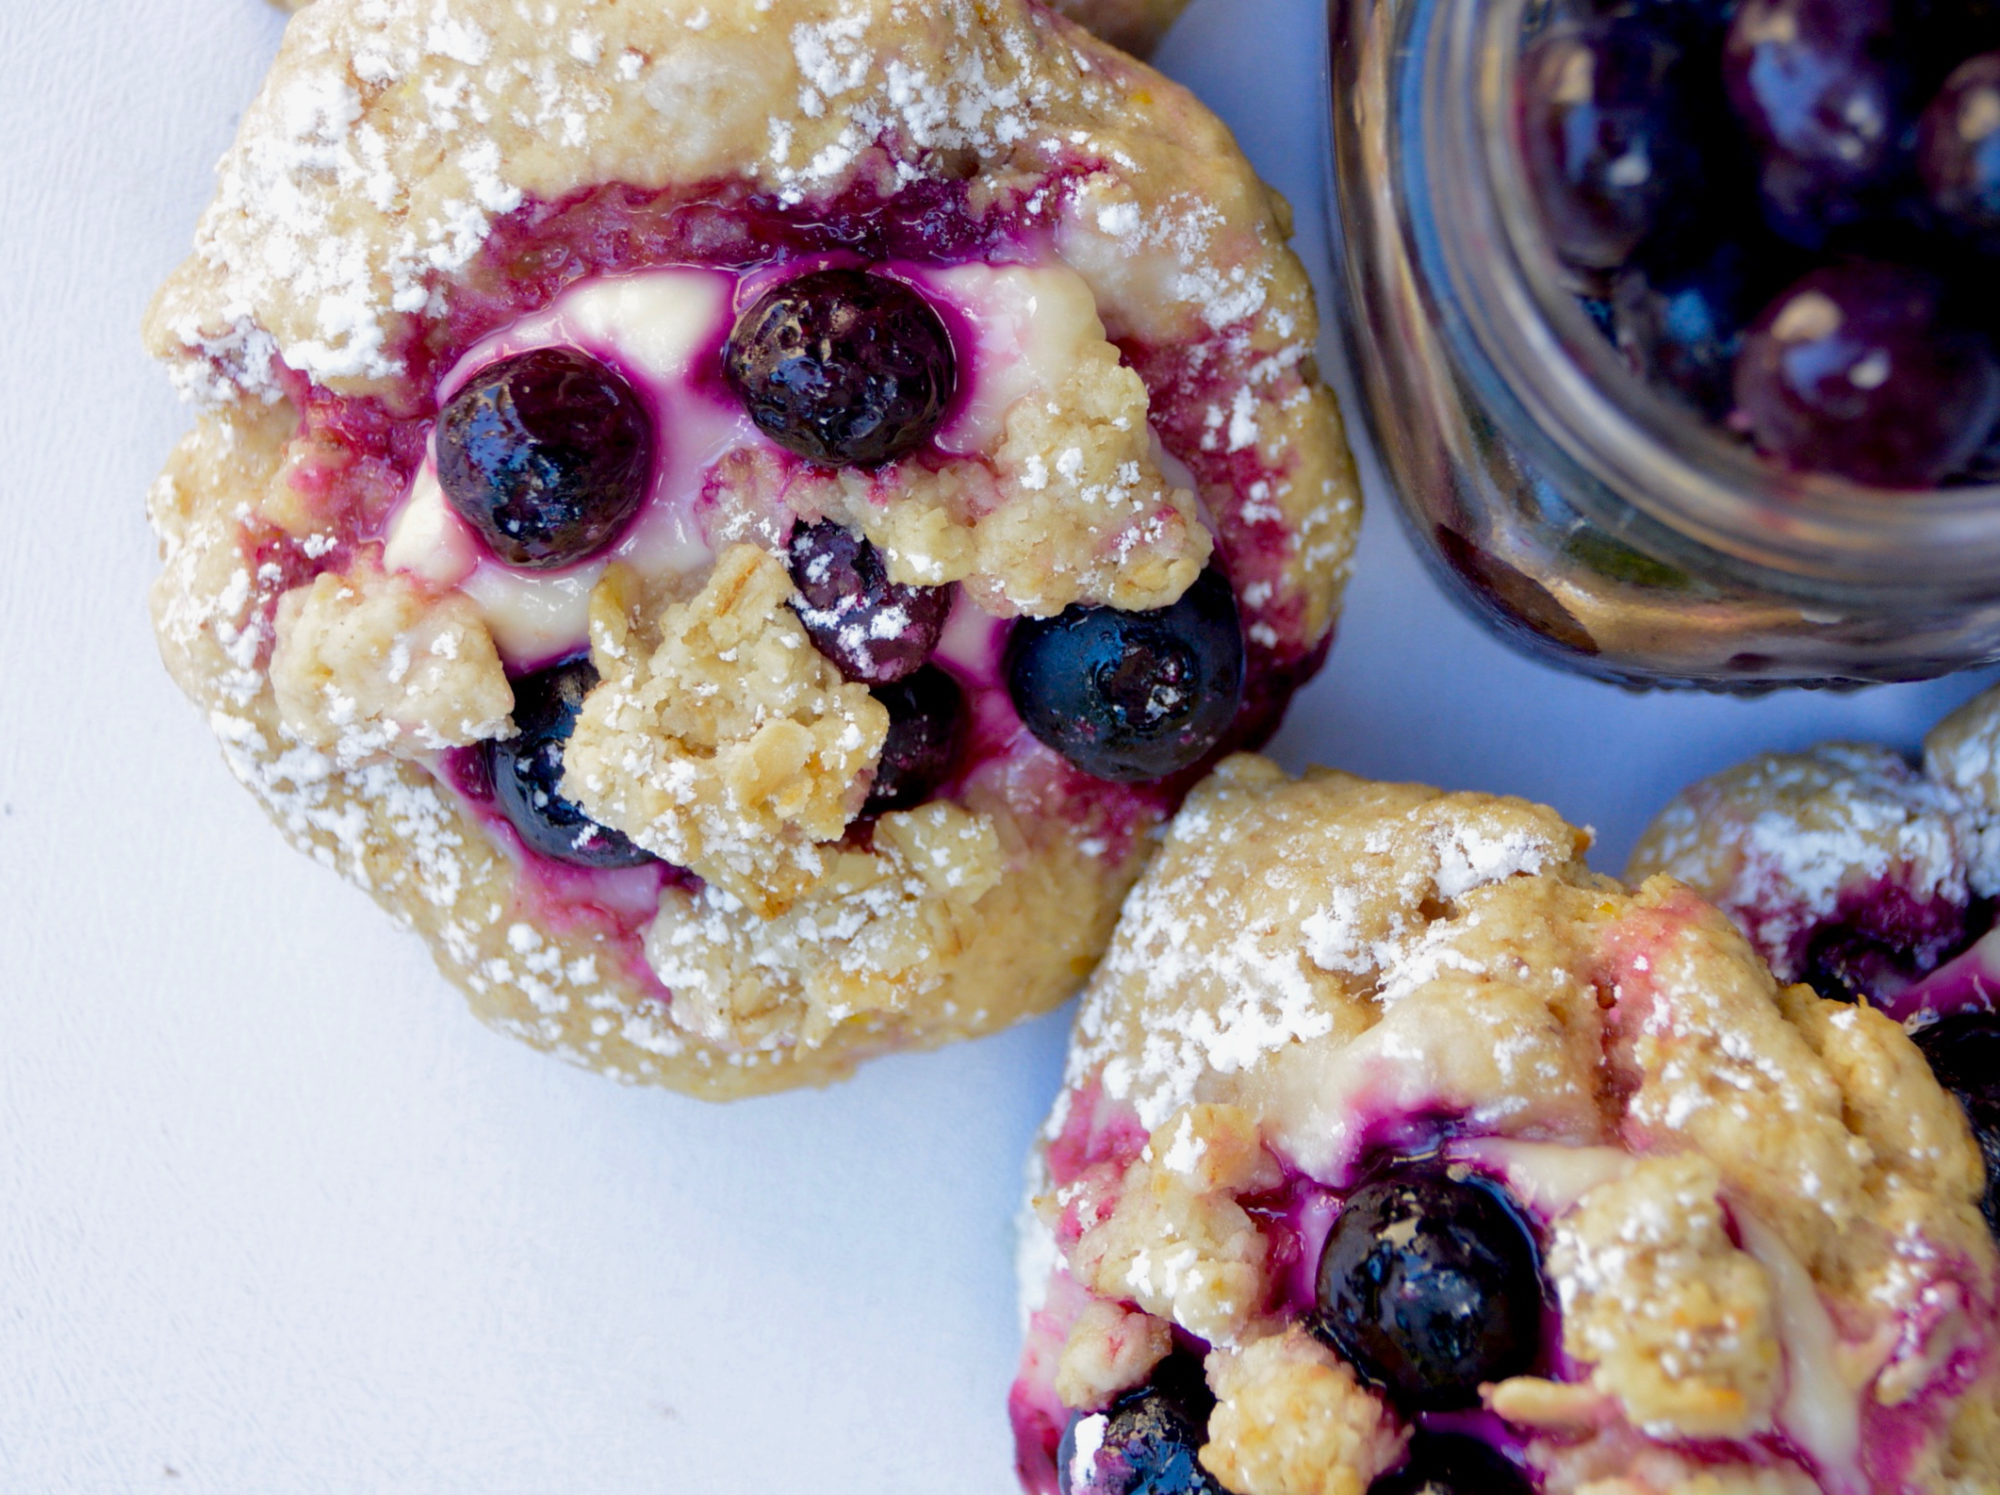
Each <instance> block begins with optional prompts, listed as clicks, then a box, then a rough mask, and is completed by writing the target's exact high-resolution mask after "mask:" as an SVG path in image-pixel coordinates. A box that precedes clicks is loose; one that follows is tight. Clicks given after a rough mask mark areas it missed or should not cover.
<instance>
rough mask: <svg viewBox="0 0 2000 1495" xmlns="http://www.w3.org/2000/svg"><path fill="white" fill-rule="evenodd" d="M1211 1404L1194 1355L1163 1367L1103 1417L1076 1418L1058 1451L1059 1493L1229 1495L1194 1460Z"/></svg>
mask: <svg viewBox="0 0 2000 1495" xmlns="http://www.w3.org/2000/svg"><path fill="white" fill-rule="evenodd" d="M1214 1405H1215V1398H1214V1397H1213V1396H1211V1395H1210V1394H1209V1391H1208V1387H1207V1384H1206V1383H1205V1382H1204V1381H1203V1379H1202V1372H1201V1362H1200V1361H1199V1360H1196V1359H1195V1358H1194V1357H1193V1356H1191V1355H1172V1356H1169V1357H1168V1358H1167V1359H1166V1360H1164V1361H1162V1362H1161V1363H1160V1365H1159V1367H1158V1368H1157V1369H1155V1371H1154V1372H1153V1378H1152V1380H1151V1381H1149V1382H1148V1383H1147V1384H1146V1385H1145V1386H1142V1387H1140V1388H1139V1389H1138V1390H1137V1391H1132V1392H1128V1393H1126V1394H1125V1395H1124V1396H1122V1397H1120V1398H1119V1399H1118V1401H1117V1402H1116V1403H1114V1404H1113V1406H1112V1407H1111V1410H1110V1411H1108V1412H1093V1413H1088V1414H1085V1415H1083V1416H1079V1417H1074V1418H1072V1419H1071V1420H1070V1424H1069V1426H1068V1427H1067V1428H1066V1429H1064V1431H1063V1436H1062V1443H1061V1444H1060V1446H1059V1447H1058V1448H1057V1450H1056V1487H1057V1489H1058V1490H1060V1491H1061V1495H1229V1492H1228V1491H1227V1490H1225V1489H1224V1488H1223V1487H1222V1486H1221V1485H1220V1484H1218V1483H1217V1482H1216V1480H1215V1477H1214V1476H1213V1475H1211V1474H1210V1473H1209V1472H1208V1471H1207V1470H1206V1469H1204V1468H1202V1467H1201V1462H1200V1460H1199V1458H1198V1457H1197V1455H1198V1453H1199V1451H1200V1448H1201V1445H1202V1444H1203V1442H1205V1441H1206V1439H1207V1428H1208V1414H1209V1412H1210V1411H1211V1410H1212V1409H1213V1407H1214Z"/></svg>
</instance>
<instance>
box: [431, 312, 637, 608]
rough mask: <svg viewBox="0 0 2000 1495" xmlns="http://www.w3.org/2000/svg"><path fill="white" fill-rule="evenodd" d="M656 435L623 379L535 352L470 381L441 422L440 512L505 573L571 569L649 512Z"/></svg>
mask: <svg viewBox="0 0 2000 1495" xmlns="http://www.w3.org/2000/svg"><path fill="white" fill-rule="evenodd" d="M652 471H653V425H652V421H651V420H650V419H649V418H648V417H647V414H646V409H645V407H644V406H643V405H641V404H640V402H639V397H638V396H637V395H636V394H634V393H633V392H632V386H631V385H629V384H627V383H626V382H625V380H624V378H623V377H622V376H620V375H619V374H618V373H617V371H616V370H614V369H612V368H610V367H609V366H607V365H605V364H603V363H600V362H599V361H598V360H597V359H595V358H592V357H590V356H589V355H588V354H586V353H580V352H578V351H577V350H576V349H574V348H537V349H535V350H534V351H533V352H529V353H522V354H519V355H517V356H516V357H513V358H507V359H502V360H501V361H500V362H498V363H495V364H491V365H489V366H488V367H486V368H483V369H481V370H480V371H479V372H478V373H477V374H475V375H474V376H473V378H472V380H471V382H470V383H468V384H467V385H466V386H465V387H464V388H463V389H461V390H459V392H458V393H457V394H455V395H453V396H452V397H451V400H450V401H449V403H447V404H446V405H445V407H444V411H443V413H442V414H440V415H439V417H438V426H437V475H438V484H439V486H440V487H442V488H443V489H444V496H445V501H446V502H447V503H449V504H450V505H451V507H452V509H453V511H454V512H456V513H457V514H458V516H459V517H460V518H461V519H463V520H464V521H465V522H466V523H467V524H469V525H471V526H472V528H473V529H474V531H476V532H477V533H478V535H479V537H480V538H481V539H483V540H484V541H485V542H486V543H487V544H488V545H489V546H491V547H492V549H493V553H494V554H495V555H497V556H499V557H500V559H501V560H503V561H505V562H506V563H507V564H508V565H510V566H520V567H523V568H525V569H528V570H532V571H545V570H549V569H551V568H554V567H557V566H567V565H571V564H572V563H574V562H576V561H580V560H582V559H584V558H585V557H586V556H589V555H591V554H593V553H595V552H596V551H599V550H602V549H603V548H604V547H605V546H606V545H609V544H610V543H611V542H612V541H614V540H616V539H617V538H618V536H619V534H620V533H621V532H622V531H623V530H624V528H625V526H626V524H627V523H628V522H629V521H630V520H631V518H632V516H633V515H634V514H636V513H637V512H638V511H639V506H640V504H642V503H644V502H645V499H646V490H647V487H648V485H649V483H650V481H651V478H652Z"/></svg>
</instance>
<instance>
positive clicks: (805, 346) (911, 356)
mask: <svg viewBox="0 0 2000 1495" xmlns="http://www.w3.org/2000/svg"><path fill="white" fill-rule="evenodd" d="M723 372H724V375H725V377H726V378H727V380H728V382H729V385H730V387H731V388H732V389H734V390H735V391H736V394H737V396H738V398H740V399H741V400H742V401H743V406H744V409H746V410H747V411H749V413H750V418H751V420H753V421H755V422H756V424H757V429H758V430H760V431H762V432H763V433H764V434H765V435H766V436H768V437H770V438H771V440H773V441H775V442H776V443H777V444H778V445H779V446H781V447H783V448H785V450H786V451H789V452H793V453H796V454H797V455H798V456H801V457H804V458H805V459H806V460H807V461H808V462H817V463H821V464H823V465H825V466H829V467H843V466H858V467H874V466H878V465H880V464H881V463H884V462H890V461H893V460H894V459H896V458H897V457H902V456H907V455H908V454H909V453H911V452H913V451H915V450H916V449H917V448H918V447H921V446H922V445H923V444H924V443H925V442H926V441H928V440H930V438H931V434H932V433H933V432H934V431H936V430H937V428H938V426H939V424H940V423H941V422H942V421H943V420H944V416H945V410H946V407H947V406H949V405H950V403H951V397H952V392H953V390H954V389H955V388H956V387H957V381H958V362H957V356H956V354H955V353H954V352H953V350H952V344H951V334H950V332H949V330H948V329H947V328H946V327H945V324H944V320H943V319H942V318H941V317H940V316H939V315H938V314H937V312H936V311H935V310H934V309H933V308H932V307H931V305H930V303H929V302H928V301H926V300H924V298H923V297H922V296H921V295H919V294H918V293H917V292H916V291H915V290H912V289H911V288H910V287H909V286H907V285H904V284H903V283H902V282H901V281H897V280H890V279H888V278H887V277H886V276H881V275H870V274H868V273H866V272H865V271H861V270H839V269H831V270H809V271H807V272H806V273H805V274H803V275H796V276H793V277H792V278H791V279H790V280H787V281H785V282H783V283H782V284H780V285H777V286H774V287H772V288H771V289H770V290H768V291H766V292H765V293H764V294H763V295H762V296H761V297H759V298H758V299H757V301H756V302H755V303H753V304H752V305H751V307H750V308H749V309H748V310H747V311H745V312H744V313H743V315H742V316H740V317H739V318H737V321H736V326H735V328H734V329H733V330H732V331H731V332H730V334H729V344H728V347H727V348H726V349H725V350H724V352H723Z"/></svg>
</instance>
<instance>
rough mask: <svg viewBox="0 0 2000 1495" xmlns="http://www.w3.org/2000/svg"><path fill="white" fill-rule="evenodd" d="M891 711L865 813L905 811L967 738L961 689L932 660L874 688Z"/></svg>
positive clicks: (944, 772)
mask: <svg viewBox="0 0 2000 1495" xmlns="http://www.w3.org/2000/svg"><path fill="white" fill-rule="evenodd" d="M874 695H875V699H876V700H878V701H880V702H881V703H882V704H883V706H885V707H887V708H888V712H889V735H888V737H887V739H885V740H884V742H883V744H882V757H881V759H880V760H879V761H878V762H877V763H876V765H875V782H874V783H873V784H872V785H871V786H870V787H869V790H868V802H867V803H866V804H865V805H863V806H862V809H861V813H862V814H864V815H880V814H882V813H883V812H884V811H887V810H907V809H910V808H911V807H912V806H915V805H920V804H922V803H923V802H924V801H925V800H927V799H929V798H930V797H931V794H932V793H933V791H935V790H936V789H937V787H938V785H940V784H942V783H943V782H944V781H945V780H946V779H948V778H950V777H951V771H952V769H953V768H954V767H955V766H956V765H957V762H958V753H959V748H960V747H961V746H962V745H963V744H964V742H965V692H964V690H962V689H961V688H960V686H959V683H958V681H956V680H954V679H953V678H952V677H951V675H950V674H949V673H948V672H947V671H944V670H941V669H939V668H938V667H937V666H936V665H934V664H927V665H924V666H922V667H921V668H920V669H918V670H917V672H916V673H915V674H913V675H905V676H904V677H903V678H902V679H901V680H897V681H893V682H891V683H890V684H888V685H878V686H876V687H875V689H874Z"/></svg>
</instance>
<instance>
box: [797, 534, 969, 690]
mask: <svg viewBox="0 0 2000 1495" xmlns="http://www.w3.org/2000/svg"><path fill="white" fill-rule="evenodd" d="M788 559H789V561H790V564H791V570H792V584H793V585H794V586H795V587H797V588H798V590H799V599H798V601H797V602H795V603H794V604H793V607H794V608H795V610H796V611H797V612H798V615H799V620H800V621H801V622H803V623H804V624H805V625H806V632H807V634H809V635H810V636H811V638H812V641H813V645H814V647H815V648H817V649H818V650H819V652H820V653H822V654H824V655H825V656H826V657H827V658H828V659H830V660H832V661H833V662H834V663H835V664H836V665H838V666H839V667H840V672H841V674H843V675H845V676H846V677H847V678H848V679H850V680H861V681H865V682H867V683H868V684H870V685H886V684H888V683H889V682H890V681H891V680H900V679H902V678H903V677H904V676H905V675H908V674H909V673H910V672H911V671H912V670H915V669H917V668H918V667H919V666H920V665H922V664H923V662H924V661H925V660H927V659H929V658H930V657H931V652H932V651H933V650H934V649H936V648H937V646H938V640H939V639H940V638H942V637H943V636H944V625H945V620H946V619H947V618H949V617H950V616H951V602H952V596H953V592H952V589H951V588H950V587H919V586H909V585H906V584H904V583H902V582H896V581H891V580H889V570H888V567H887V566H886V565H885V564H884V563H883V560H882V553H881V552H880V551H879V550H877V549H876V548H875V547H874V546H873V545H871V544H869V543H868V541H867V540H865V539H863V538H862V537H861V536H860V535H857V534H855V533H854V531H852V530H850V529H847V528H846V527H844V526H842V525H838V524H835V523H833V522H832V521H831V520H822V521H820V522H819V523H818V524H801V525H799V526H798V528H796V529H794V530H793V531H792V543H791V549H790V552H789V555H788Z"/></svg>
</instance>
